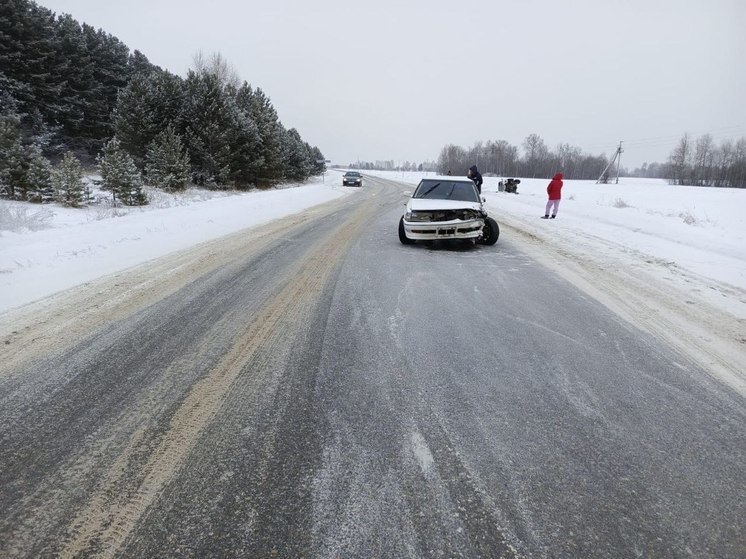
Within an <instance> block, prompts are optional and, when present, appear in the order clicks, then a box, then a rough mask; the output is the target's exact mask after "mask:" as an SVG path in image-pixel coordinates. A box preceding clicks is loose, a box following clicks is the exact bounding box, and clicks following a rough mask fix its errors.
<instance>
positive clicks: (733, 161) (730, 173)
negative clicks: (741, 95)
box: [665, 134, 746, 188]
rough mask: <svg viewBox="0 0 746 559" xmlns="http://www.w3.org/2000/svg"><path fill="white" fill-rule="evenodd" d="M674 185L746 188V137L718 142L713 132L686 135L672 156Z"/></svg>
mask: <svg viewBox="0 0 746 559" xmlns="http://www.w3.org/2000/svg"><path fill="white" fill-rule="evenodd" d="M665 178H667V179H669V181H670V182H671V183H672V184H681V185H692V186H721V187H731V188H746V138H740V139H739V140H736V141H734V140H723V141H721V142H720V144H719V145H716V144H715V141H714V140H713V138H712V136H711V135H710V134H704V135H702V136H700V137H699V138H697V139H696V140H695V139H694V138H692V137H691V136H689V134H684V135H683V136H682V137H681V139H680V140H679V142H678V144H676V147H675V148H674V150H673V151H672V152H671V155H670V157H669V158H668V163H667V168H666V170H665Z"/></svg>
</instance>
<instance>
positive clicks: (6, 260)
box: [0, 172, 350, 312]
mask: <svg viewBox="0 0 746 559" xmlns="http://www.w3.org/2000/svg"><path fill="white" fill-rule="evenodd" d="M337 178H338V175H337V174H336V173H332V172H330V173H328V174H327V176H326V177H325V178H324V177H317V178H315V179H313V180H312V181H311V182H309V183H306V184H303V185H294V187H292V188H291V187H286V188H281V189H273V190H268V191H252V192H247V193H235V192H233V193H228V192H212V191H206V190H202V189H190V190H188V191H187V192H186V193H182V194H175V195H172V194H167V193H164V192H158V191H155V192H152V194H153V200H152V203H151V204H150V205H148V206H143V207H140V208H121V207H120V208H111V207H108V206H107V205H105V204H104V205H94V206H90V207H87V208H81V209H72V208H65V207H62V206H57V205H45V206H34V205H30V204H26V203H15V202H7V201H5V202H2V201H0V312H3V311H6V310H9V309H11V308H14V307H19V306H21V305H24V304H26V303H30V302H32V301H34V300H37V299H40V298H42V297H46V296H48V295H51V294H53V293H56V292H57V291H62V290H64V289H68V288H70V287H74V286H76V285H80V284H82V283H85V282H86V281H90V280H92V279H95V278H98V277H100V276H104V275H108V274H112V273H115V272H118V271H121V270H123V269H126V268H129V267H131V266H135V265H138V264H142V263H143V262H146V261H148V260H152V259H155V258H159V257H161V256H164V255H166V254H169V253H171V252H175V251H178V250H182V249H185V248H187V247H190V246H192V245H195V244H198V243H201V242H204V241H208V240H211V239H215V238H218V237H221V236H223V235H227V234H229V233H233V232H235V231H239V230H241V229H246V228H249V227H254V226H257V225H261V224H264V223H267V222H269V221H272V220H274V219H278V218H281V217H284V216H287V215H290V214H293V213H296V212H299V211H301V210H304V209H306V208H309V207H311V206H315V205H317V204H321V203H324V202H328V201H330V200H333V199H334V198H337V197H339V196H342V195H344V193H345V192H347V193H349V192H350V190H349V189H347V190H345V189H343V188H342V187H341V186H340V185H339V181H338V180H337Z"/></svg>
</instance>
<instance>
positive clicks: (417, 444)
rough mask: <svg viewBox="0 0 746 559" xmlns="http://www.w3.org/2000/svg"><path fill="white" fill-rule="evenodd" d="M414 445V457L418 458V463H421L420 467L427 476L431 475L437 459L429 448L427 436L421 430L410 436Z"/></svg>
mask: <svg viewBox="0 0 746 559" xmlns="http://www.w3.org/2000/svg"><path fill="white" fill-rule="evenodd" d="M409 440H410V443H411V445H412V452H413V454H414V457H415V458H416V459H417V463H418V464H419V465H420V469H421V470H422V473H423V474H425V476H429V475H430V473H431V472H432V468H433V465H434V464H435V460H434V459H433V455H432V453H431V452H430V448H428V446H427V443H426V442H425V438H424V437H423V436H422V434H421V433H420V432H419V431H413V432H412V435H411V436H410V438H409Z"/></svg>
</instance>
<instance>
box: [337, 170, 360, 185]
mask: <svg viewBox="0 0 746 559" xmlns="http://www.w3.org/2000/svg"><path fill="white" fill-rule="evenodd" d="M342 186H363V177H362V175H361V174H360V173H358V172H357V171H347V172H346V173H345V174H344V176H343V177H342Z"/></svg>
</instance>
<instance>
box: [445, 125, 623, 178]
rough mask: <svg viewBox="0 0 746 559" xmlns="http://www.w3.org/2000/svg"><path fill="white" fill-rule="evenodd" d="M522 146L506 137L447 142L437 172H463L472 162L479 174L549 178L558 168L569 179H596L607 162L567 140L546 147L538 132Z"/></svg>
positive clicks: (462, 173)
mask: <svg viewBox="0 0 746 559" xmlns="http://www.w3.org/2000/svg"><path fill="white" fill-rule="evenodd" d="M521 148H522V150H519V148H518V147H517V146H514V145H512V144H510V143H508V142H506V141H505V140H497V141H488V142H486V143H484V142H477V143H476V144H474V145H473V146H472V147H470V148H463V147H461V146H456V145H453V144H449V145H447V146H445V147H443V149H441V150H440V155H439V156H438V165H437V166H438V172H439V173H447V172H448V171H451V173H453V174H454V175H465V174H466V171H467V169H468V168H469V167H470V166H471V165H477V167H478V168H479V171H480V172H481V173H482V174H492V175H496V176H501V177H511V176H512V177H532V178H549V177H551V176H553V175H554V173H556V172H558V171H561V172H562V173H564V175H565V178H568V179H597V178H598V176H599V175H600V174H601V171H603V169H604V167H606V165H607V164H608V162H609V160H608V158H607V157H606V156H605V155H588V154H585V153H583V151H582V150H581V149H580V148H578V147H575V146H571V145H570V144H559V145H558V146H557V148H556V149H554V150H551V149H549V148H547V146H546V144H545V143H544V140H543V139H542V138H541V137H540V136H539V135H538V134H530V135H529V136H527V137H526V139H525V140H523V143H522V144H521Z"/></svg>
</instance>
